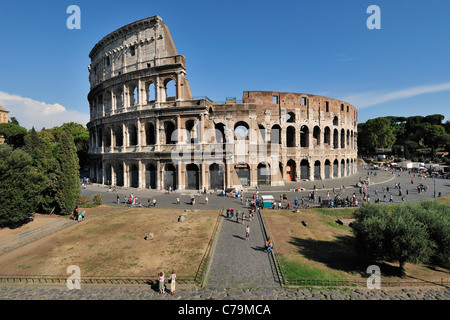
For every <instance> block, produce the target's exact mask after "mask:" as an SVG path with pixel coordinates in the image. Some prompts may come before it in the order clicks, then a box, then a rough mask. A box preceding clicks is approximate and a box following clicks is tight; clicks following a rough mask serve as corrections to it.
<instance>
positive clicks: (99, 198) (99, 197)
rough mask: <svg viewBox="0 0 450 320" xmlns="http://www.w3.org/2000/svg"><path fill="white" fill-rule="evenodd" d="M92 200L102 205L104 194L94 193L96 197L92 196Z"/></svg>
mask: <svg viewBox="0 0 450 320" xmlns="http://www.w3.org/2000/svg"><path fill="white" fill-rule="evenodd" d="M92 202H93V203H94V204H95V205H97V206H100V205H102V204H103V196H102V195H101V194H96V195H94V197H93V198H92Z"/></svg>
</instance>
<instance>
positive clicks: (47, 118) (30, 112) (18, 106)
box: [0, 91, 89, 131]
mask: <svg viewBox="0 0 450 320" xmlns="http://www.w3.org/2000/svg"><path fill="white" fill-rule="evenodd" d="M0 106H2V107H3V108H4V109H6V110H8V111H9V118H11V117H15V118H16V119H17V120H18V121H19V123H20V125H21V126H23V127H25V128H27V129H31V128H32V127H34V128H35V129H36V130H38V131H39V130H41V129H42V128H43V127H45V128H52V127H55V126H60V125H62V124H63V123H65V122H76V123H81V124H82V125H86V123H88V122H89V114H87V113H82V112H79V111H75V110H68V109H66V108H65V107H64V106H62V105H60V104H58V103H54V104H48V103H46V102H40V101H36V100H33V99H31V98H25V97H21V96H18V95H12V94H9V93H6V92H2V91H0Z"/></svg>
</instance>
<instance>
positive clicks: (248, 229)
mask: <svg viewBox="0 0 450 320" xmlns="http://www.w3.org/2000/svg"><path fill="white" fill-rule="evenodd" d="M249 237H250V226H249V225H247V228H245V241H248V238H249Z"/></svg>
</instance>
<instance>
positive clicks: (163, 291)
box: [159, 270, 166, 294]
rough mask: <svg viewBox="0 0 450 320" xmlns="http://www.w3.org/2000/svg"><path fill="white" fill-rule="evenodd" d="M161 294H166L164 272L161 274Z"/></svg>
mask: <svg viewBox="0 0 450 320" xmlns="http://www.w3.org/2000/svg"><path fill="white" fill-rule="evenodd" d="M159 293H161V294H162V293H166V291H165V289H164V272H163V271H162V270H161V271H160V272H159Z"/></svg>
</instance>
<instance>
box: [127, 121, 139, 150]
mask: <svg viewBox="0 0 450 320" xmlns="http://www.w3.org/2000/svg"><path fill="white" fill-rule="evenodd" d="M128 142H129V145H130V146H136V145H137V144H138V133H137V128H136V126H135V125H134V124H130V125H129V126H128Z"/></svg>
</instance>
